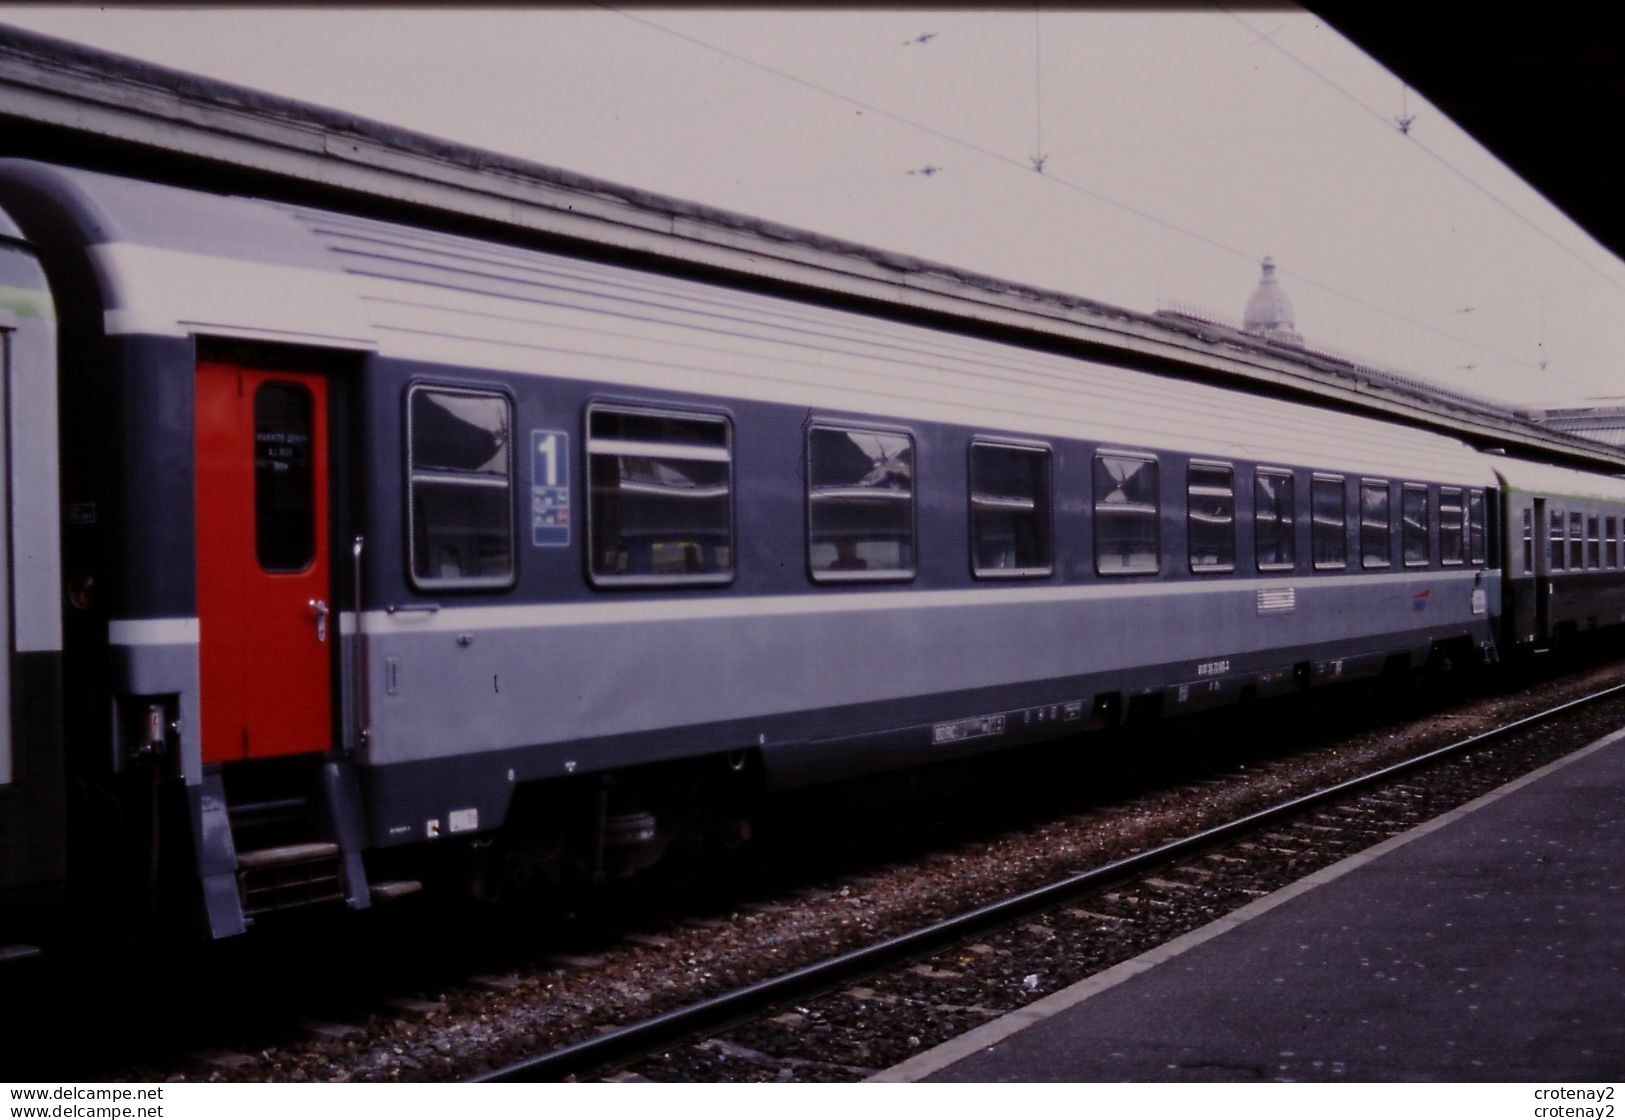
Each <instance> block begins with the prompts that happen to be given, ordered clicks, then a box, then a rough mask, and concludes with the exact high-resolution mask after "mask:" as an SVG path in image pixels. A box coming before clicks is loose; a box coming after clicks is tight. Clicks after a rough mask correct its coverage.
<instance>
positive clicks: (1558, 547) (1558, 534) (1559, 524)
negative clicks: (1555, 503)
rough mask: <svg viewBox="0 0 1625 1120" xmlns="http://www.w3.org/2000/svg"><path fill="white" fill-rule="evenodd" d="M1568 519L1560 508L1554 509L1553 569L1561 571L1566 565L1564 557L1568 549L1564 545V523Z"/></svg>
mask: <svg viewBox="0 0 1625 1120" xmlns="http://www.w3.org/2000/svg"><path fill="white" fill-rule="evenodd" d="M1566 520H1567V519H1566V518H1564V516H1563V511H1562V510H1560V509H1554V510H1552V541H1551V544H1552V571H1554V572H1561V571H1562V570H1563V569H1564V567H1565V566H1566V565H1565V561H1564V558H1565V557H1567V556H1568V551H1567V549H1566V547H1565V545H1564V538H1563V525H1564V523H1565V521H1566Z"/></svg>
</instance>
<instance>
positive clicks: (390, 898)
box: [371, 879, 423, 902]
mask: <svg viewBox="0 0 1625 1120" xmlns="http://www.w3.org/2000/svg"><path fill="white" fill-rule="evenodd" d="M371 889H372V900H373V901H374V902H394V901H395V900H396V899H397V898H405V897H406V896H407V895H413V894H417V893H418V892H419V891H421V890H422V889H423V884H422V883H420V882H419V881H418V880H416V879H391V880H389V881H387V882H383V883H374V884H372V888H371Z"/></svg>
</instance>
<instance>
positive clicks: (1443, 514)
mask: <svg viewBox="0 0 1625 1120" xmlns="http://www.w3.org/2000/svg"><path fill="white" fill-rule="evenodd" d="M1466 528H1467V527H1466V524H1465V523H1464V522H1463V520H1462V508H1461V491H1460V490H1458V489H1456V488H1455V487H1454V486H1441V487H1439V563H1441V564H1450V565H1455V564H1460V563H1461V562H1462V561H1464V560H1466V559H1467V537H1466Z"/></svg>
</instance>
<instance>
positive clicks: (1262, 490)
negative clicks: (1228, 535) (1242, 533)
mask: <svg viewBox="0 0 1625 1120" xmlns="http://www.w3.org/2000/svg"><path fill="white" fill-rule="evenodd" d="M1292 518H1293V508H1292V476H1291V475H1290V474H1287V473H1286V472H1284V471H1266V470H1261V471H1259V472H1258V473H1257V474H1256V475H1254V476H1253V538H1254V541H1255V542H1256V544H1257V547H1258V570H1259V571H1261V572H1271V571H1286V570H1289V569H1291V568H1292V566H1293V565H1294V564H1296V563H1297V558H1298V551H1297V548H1296V544H1297V540H1296V532H1297V527H1296V525H1295V523H1294V522H1293V519H1292Z"/></svg>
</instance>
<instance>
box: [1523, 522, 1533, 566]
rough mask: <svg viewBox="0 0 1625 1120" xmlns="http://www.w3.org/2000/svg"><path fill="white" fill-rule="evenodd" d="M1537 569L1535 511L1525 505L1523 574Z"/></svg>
mask: <svg viewBox="0 0 1625 1120" xmlns="http://www.w3.org/2000/svg"><path fill="white" fill-rule="evenodd" d="M1534 570H1535V511H1534V510H1532V509H1530V508H1529V507H1528V506H1525V507H1524V509H1523V574H1524V575H1526V576H1527V575H1530V574H1532V573H1533V572H1534Z"/></svg>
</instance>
